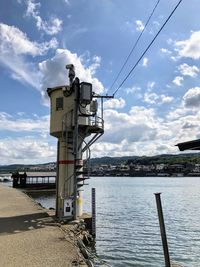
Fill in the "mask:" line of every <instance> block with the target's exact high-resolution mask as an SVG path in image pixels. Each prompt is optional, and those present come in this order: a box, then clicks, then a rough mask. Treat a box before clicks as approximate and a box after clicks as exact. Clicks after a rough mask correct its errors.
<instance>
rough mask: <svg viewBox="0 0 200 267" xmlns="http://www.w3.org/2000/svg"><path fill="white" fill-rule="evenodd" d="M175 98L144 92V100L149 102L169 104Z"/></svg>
mask: <svg viewBox="0 0 200 267" xmlns="http://www.w3.org/2000/svg"><path fill="white" fill-rule="evenodd" d="M173 100H174V98H173V97H172V96H166V95H164V94H161V95H158V94H156V93H151V92H147V93H145V94H144V102H146V103H149V104H167V103H170V102H172V101H173Z"/></svg>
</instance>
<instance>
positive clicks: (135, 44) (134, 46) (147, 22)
mask: <svg viewBox="0 0 200 267" xmlns="http://www.w3.org/2000/svg"><path fill="white" fill-rule="evenodd" d="M159 2H160V0H158V1H157V3H156V4H155V6H154V8H153V10H152V12H151V14H150V16H149V18H148V20H147V21H146V23H145V25H144V28H143V30H142V31H141V33H140V35H139V36H138V38H137V40H136V42H135V43H134V45H133V47H132V49H131V51H130V53H129V54H128V56H127V58H126V60H125V62H124V64H123V65H122V67H121V69H120V71H119V72H118V74H117V76H116V78H115V79H114V81H113V83H112V85H111V87H110V90H111V89H112V88H113V86H114V84H115V83H116V81H117V80H118V78H119V76H120V74H121V73H122V71H123V69H124V67H125V66H126V63H127V62H128V60H129V58H130V56H131V55H132V53H133V51H134V49H135V48H136V46H137V44H138V42H139V40H140V38H141V37H142V34H143V32H144V31H145V29H146V27H147V25H148V24H149V21H150V19H151V17H152V16H153V14H154V12H155V10H156V8H157V6H158V4H159Z"/></svg>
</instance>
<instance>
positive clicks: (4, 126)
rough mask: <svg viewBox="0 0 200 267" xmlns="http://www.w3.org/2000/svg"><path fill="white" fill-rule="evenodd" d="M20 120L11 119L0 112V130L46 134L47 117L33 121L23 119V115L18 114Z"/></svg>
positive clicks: (6, 114)
mask: <svg viewBox="0 0 200 267" xmlns="http://www.w3.org/2000/svg"><path fill="white" fill-rule="evenodd" d="M17 115H18V116H20V118H16V117H13V116H12V115H10V114H8V113H6V112H0V130H1V131H3V130H6V131H12V132H39V133H41V132H48V131H49V116H43V117H41V118H38V117H35V118H33V119H27V118H23V116H24V113H18V114H17Z"/></svg>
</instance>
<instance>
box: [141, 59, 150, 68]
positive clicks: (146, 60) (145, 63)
mask: <svg viewBox="0 0 200 267" xmlns="http://www.w3.org/2000/svg"><path fill="white" fill-rule="evenodd" d="M148 61H149V60H148V58H147V57H144V58H143V61H142V66H144V67H146V66H147V64H148Z"/></svg>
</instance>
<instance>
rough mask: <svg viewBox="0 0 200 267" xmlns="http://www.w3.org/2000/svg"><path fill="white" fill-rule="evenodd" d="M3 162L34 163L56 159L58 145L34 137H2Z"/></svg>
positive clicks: (1, 152)
mask: <svg viewBox="0 0 200 267" xmlns="http://www.w3.org/2000/svg"><path fill="white" fill-rule="evenodd" d="M0 159H1V164H5V165H7V164H14V163H21V164H23V163H24V164H27V163H29V164H34V163H42V162H51V161H55V160H56V145H50V144H49V143H48V142H47V141H44V140H39V139H36V138H34V137H18V138H15V139H12V138H4V139H0Z"/></svg>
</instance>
